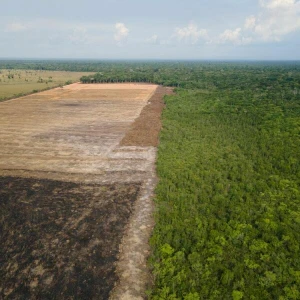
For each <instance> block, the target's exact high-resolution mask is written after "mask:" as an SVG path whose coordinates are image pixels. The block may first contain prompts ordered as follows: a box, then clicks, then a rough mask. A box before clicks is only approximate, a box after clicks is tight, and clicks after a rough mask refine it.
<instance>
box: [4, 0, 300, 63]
mask: <svg viewBox="0 0 300 300" xmlns="http://www.w3.org/2000/svg"><path fill="white" fill-rule="evenodd" d="M0 58H41V59H46V58H64V59H163V60H166V59H175V60H176V59H183V60H186V59H191V60H206V59H213V60H214V59H216V60H226V59H230V60H232V59H234V60H235V59H237V60H300V0H185V1H182V0H180V1H179V0H152V1H143V0H105V1H102V0H84V1H82V0H81V1H78V0H72V1H71V0H39V1H38V0H14V1H8V0H0Z"/></svg>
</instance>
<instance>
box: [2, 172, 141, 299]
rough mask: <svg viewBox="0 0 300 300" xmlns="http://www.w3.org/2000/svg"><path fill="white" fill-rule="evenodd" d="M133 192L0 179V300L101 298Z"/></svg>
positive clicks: (135, 188) (133, 188)
mask: <svg viewBox="0 0 300 300" xmlns="http://www.w3.org/2000/svg"><path fill="white" fill-rule="evenodd" d="M139 189H140V185H139V184H113V185H97V184H78V183H72V182H61V181H53V180H36V179H29V178H28V179H26V178H13V177H2V178H1V180H0V199H1V201H0V220H1V222H0V240H1V248H0V278H1V285H0V288H1V293H0V298H6V297H7V298H8V299H29V298H30V299H107V298H108V294H109V292H110V290H111V289H112V287H113V286H114V283H115V282H116V280H117V277H116V273H115V262H116V259H117V255H118V250H119V244H120V242H121V238H122V235H123V233H124V228H125V227H126V224H127V222H128V218H129V216H130V214H131V212H132V209H133V204H134V202H135V200H136V198H137V195H138V192H139Z"/></svg>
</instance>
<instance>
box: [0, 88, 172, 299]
mask: <svg viewBox="0 0 300 300" xmlns="http://www.w3.org/2000/svg"><path fill="white" fill-rule="evenodd" d="M155 92H157V93H158V94H157V96H155V95H156V94H155ZM164 92H169V90H165V89H163V88H158V89H157V86H155V85H142V84H93V85H83V84H73V85H69V86H66V87H64V88H57V89H53V90H50V91H46V92H42V93H38V94H34V95H30V96H26V97H23V98H19V99H14V100H10V101H7V102H3V103H0V145H1V147H0V242H1V244H2V247H1V248H0V298H1V299H2V298H3V299H107V298H108V295H109V294H110V293H111V290H112V288H113V287H114V286H115V288H114V293H113V294H112V296H111V297H112V298H113V299H141V298H143V297H144V295H145V289H146V285H147V283H148V282H149V271H148V268H147V266H146V260H147V255H148V254H149V245H148V238H149V236H150V234H151V231H152V227H153V225H154V223H153V218H152V214H153V209H154V208H153V203H152V201H151V196H152V195H153V190H154V187H155V183H156V177H155V167H154V162H155V157H156V148H155V147H153V146H154V145H157V141H158V132H159V128H160V123H159V116H160V112H161V109H162V108H163V102H162V96H163V93H164ZM148 102H150V103H149V104H148V105H147V103H148ZM145 105H146V106H145ZM141 111H142V114H141ZM140 114H141V115H140ZM139 116H140V117H139ZM132 124H133V125H132ZM158 124H159V126H158ZM154 128H155V130H154ZM140 136H143V138H140ZM154 136H155V137H154ZM124 137H125V138H124ZM146 137H148V138H149V140H151V143H149V142H147V139H146ZM122 140H123V141H122ZM121 141H122V143H121ZM117 260H118V261H117ZM133 283H134V284H133Z"/></svg>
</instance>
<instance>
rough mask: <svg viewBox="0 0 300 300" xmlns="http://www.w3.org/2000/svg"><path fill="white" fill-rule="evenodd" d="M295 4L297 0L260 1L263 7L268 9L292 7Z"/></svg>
mask: <svg viewBox="0 0 300 300" xmlns="http://www.w3.org/2000/svg"><path fill="white" fill-rule="evenodd" d="M295 3H296V2H295V0H260V1H259V4H260V6H261V7H266V8H268V9H277V8H286V7H291V6H293V5H294V4H295Z"/></svg>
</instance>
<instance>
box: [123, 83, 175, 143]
mask: <svg viewBox="0 0 300 300" xmlns="http://www.w3.org/2000/svg"><path fill="white" fill-rule="evenodd" d="M172 93H173V89H172V88H168V87H162V86H159V87H158V88H157V89H156V92H155V94H153V95H152V97H151V98H150V99H149V101H148V104H147V105H146V106H145V107H144V108H143V110H142V112H141V114H140V115H139V117H138V118H137V119H136V120H135V122H134V123H133V124H132V125H131V127H130V129H129V131H128V132H127V133H126V135H125V137H124V138H123V139H122V141H121V145H122V146H143V147H147V146H153V147H157V146H158V142H159V140H158V136H159V132H160V129H161V120H160V115H161V112H162V110H163V108H164V106H165V104H164V100H163V97H164V95H170V94H172Z"/></svg>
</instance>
